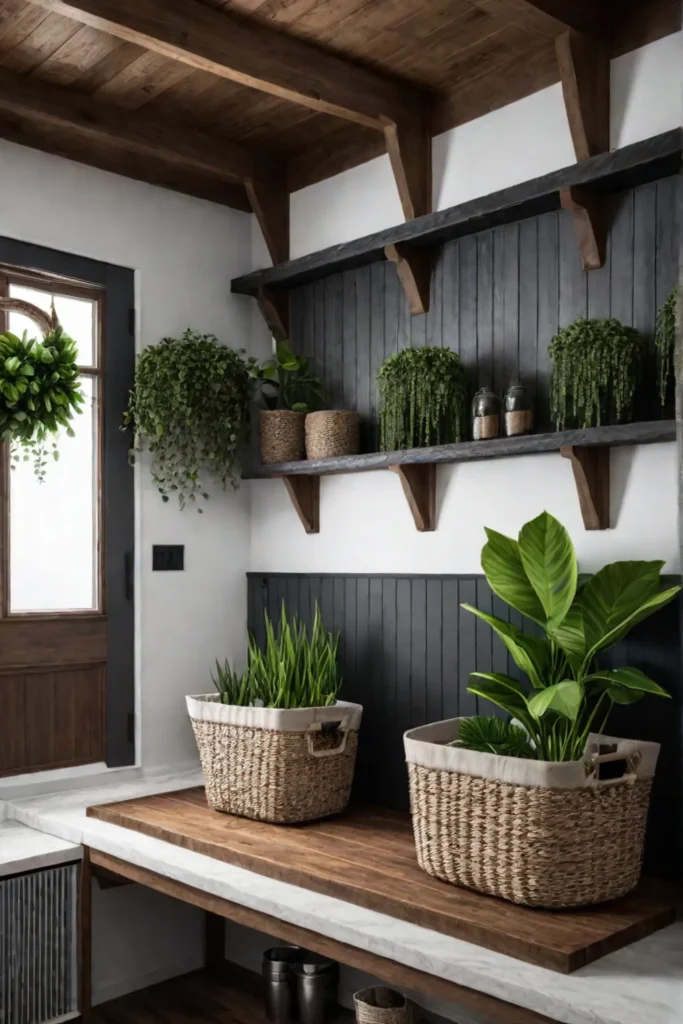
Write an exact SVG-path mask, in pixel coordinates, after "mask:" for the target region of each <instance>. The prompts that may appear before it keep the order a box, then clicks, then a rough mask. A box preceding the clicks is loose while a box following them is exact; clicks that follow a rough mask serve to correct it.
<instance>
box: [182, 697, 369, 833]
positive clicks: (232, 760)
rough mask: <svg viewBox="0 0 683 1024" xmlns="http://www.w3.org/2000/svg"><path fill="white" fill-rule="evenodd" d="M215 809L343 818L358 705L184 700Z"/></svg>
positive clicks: (282, 819) (291, 819)
mask: <svg viewBox="0 0 683 1024" xmlns="http://www.w3.org/2000/svg"><path fill="white" fill-rule="evenodd" d="M186 701H187V710H188V712H189V715H190V719H191V720H192V728H193V730H194V734H195V738H196V740H197V746H198V748H199V757H200V760H201V763H202V770H203V772H204V782H205V786H206V799H207V803H208V804H209V807H212V808H213V810H215V811H224V812H226V813H228V814H238V815H240V816H241V817H243V818H255V819H257V820H259V821H271V822H276V823H278V824H283V825H285V824H293V823H295V822H301V821H313V820H315V819H316V818H326V817H328V816H329V815H331V814H339V813H340V812H341V811H343V810H344V808H345V807H346V805H347V804H348V802H349V796H350V794H351V783H352V780H353V772H354V768H355V764H356V749H357V745H358V729H359V727H360V721H361V717H362V713H363V709H362V707H361V706H360V705H359V704H347V703H345V702H344V701H337V703H336V704H335V705H333V706H332V707H328V708H299V709H294V710H279V709H276V708H251V707H247V708H245V707H237V706H235V705H232V704H221V703H220V701H219V700H218V696H217V694H206V695H198V696H192V697H186Z"/></svg>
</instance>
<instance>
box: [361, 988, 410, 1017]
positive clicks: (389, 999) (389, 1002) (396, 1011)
mask: <svg viewBox="0 0 683 1024" xmlns="http://www.w3.org/2000/svg"><path fill="white" fill-rule="evenodd" d="M353 1004H354V1006H355V1008H356V1021H357V1022H358V1024H408V1022H409V1021H410V1020H412V1019H414V1018H413V1015H412V1014H411V1013H410V1006H409V1004H408V1000H407V999H406V997H405V996H404V995H403V994H402V993H401V992H396V991H394V989H393V988H385V986H384V985H375V986H374V987H373V988H364V989H361V990H360V992H356V993H354V996H353Z"/></svg>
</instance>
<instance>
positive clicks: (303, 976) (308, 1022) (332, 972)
mask: <svg viewBox="0 0 683 1024" xmlns="http://www.w3.org/2000/svg"><path fill="white" fill-rule="evenodd" d="M294 975H295V978H296V1008H297V1020H298V1022H299V1024H326V1022H327V1021H328V1020H330V1018H331V1017H332V1015H333V1014H334V1012H335V1010H336V1007H337V988H338V986H339V964H338V963H336V962H335V961H334V960H327V959H326V958H325V957H323V956H318V955H317V953H309V954H308V956H307V957H306V959H305V960H304V961H303V962H302V963H298V964H295V966H294Z"/></svg>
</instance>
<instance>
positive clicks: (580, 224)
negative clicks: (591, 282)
mask: <svg viewBox="0 0 683 1024" xmlns="http://www.w3.org/2000/svg"><path fill="white" fill-rule="evenodd" d="M607 202H608V197H607V196H604V195H601V194H600V193H599V192H595V191H594V190H593V189H590V188H582V187H580V186H578V185H577V186H575V187H573V188H561V189H560V203H561V204H562V209H563V210H569V211H570V213H571V215H572V217H573V219H574V232H575V234H576V241H577V242H578V245H579V255H580V256H581V266H582V267H583V269H584V270H600V268H601V267H603V266H604V265H605V254H606V252H607V230H608V226H609V224H608V215H607Z"/></svg>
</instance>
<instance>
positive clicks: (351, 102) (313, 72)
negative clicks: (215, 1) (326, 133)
mask: <svg viewBox="0 0 683 1024" xmlns="http://www.w3.org/2000/svg"><path fill="white" fill-rule="evenodd" d="M33 2H34V3H37V4H39V6H41V7H44V8H46V9H47V10H49V11H53V12H54V13H56V14H61V15H64V16H65V17H67V18H72V19H73V20H74V21H77V22H80V23H81V24H84V25H89V26H90V27H91V28H96V29H100V30H102V31H104V32H108V33H109V34H110V35H114V36H117V37H118V38H119V39H124V40H126V41H127V42H131V43H136V44H137V45H139V46H142V47H144V48H145V49H147V50H150V51H152V52H153V53H158V54H161V55H162V56H165V57H168V58H170V59H172V60H177V61H181V62H182V63H184V64H186V65H188V66H189V67H192V68H195V69H198V70H200V71H207V72H209V73H211V74H214V75H218V76H220V77H222V78H227V79H229V80H230V81H232V82H239V83H240V84H241V85H245V86H248V87H249V88H252V89H258V90H260V91H261V92H266V93H269V94H270V95H272V96H279V97H280V98H281V99H285V100H289V101H291V102H293V103H299V104H302V105H303V106H305V107H309V108H310V109H311V110H315V111H318V112H320V113H324V114H332V115H334V116H336V117H341V118H345V119H346V120H349V121H354V122H355V123H356V124H360V125H364V126H366V127H370V128H374V129H376V130H378V131H382V132H383V131H384V130H385V128H386V127H388V126H389V125H391V124H400V123H401V122H402V121H403V120H407V121H410V120H411V115H412V113H413V111H415V110H416V109H420V108H421V106H422V101H421V95H420V94H419V93H418V91H417V90H413V89H411V88H410V87H408V86H405V85H403V84H402V83H400V82H398V81H394V80H392V79H390V78H387V77H385V76H384V75H380V74H378V73H376V72H374V71H370V70H367V69H366V68H362V67H360V66H359V65H357V64H354V63H352V62H350V61H347V60H345V59H343V58H342V57H337V56H335V55H334V54H331V53H328V52H326V51H324V50H322V49H319V48H318V47H316V46H314V45H312V44H311V43H308V42H306V41H305V40H302V39H298V38H296V37H294V36H290V35H287V34H286V33H284V32H279V31H275V30H273V29H270V28H268V27H266V26H264V25H262V24H260V23H258V22H256V21H250V20H248V19H245V18H235V17H234V16H233V15H231V14H229V13H227V12H224V11H216V10H213V9H212V8H210V7H206V6H204V5H202V4H200V3H197V2H195V0H33Z"/></svg>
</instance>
